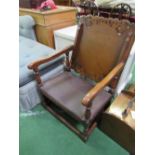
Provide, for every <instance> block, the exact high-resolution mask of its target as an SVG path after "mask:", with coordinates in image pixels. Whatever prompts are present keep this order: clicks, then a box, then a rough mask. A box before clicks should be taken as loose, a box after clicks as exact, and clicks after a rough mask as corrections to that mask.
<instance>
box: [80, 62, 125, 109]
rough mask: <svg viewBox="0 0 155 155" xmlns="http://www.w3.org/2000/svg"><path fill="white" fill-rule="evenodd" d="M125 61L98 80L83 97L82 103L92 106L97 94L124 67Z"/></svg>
mask: <svg viewBox="0 0 155 155" xmlns="http://www.w3.org/2000/svg"><path fill="white" fill-rule="evenodd" d="M123 67H124V63H123V62H121V63H119V64H118V65H117V66H116V67H114V68H113V69H112V71H111V72H110V73H109V74H108V75H107V76H106V77H105V78H104V79H103V80H101V81H100V82H98V83H97V84H96V85H95V86H94V87H93V88H92V89H91V90H90V91H89V92H88V93H87V94H86V95H85V97H84V98H83V100H82V104H83V105H84V106H86V107H90V106H91V102H92V100H93V99H94V98H95V97H96V96H97V94H98V93H99V92H100V91H101V90H102V89H103V88H104V87H105V86H107V85H108V84H109V83H110V82H111V81H112V80H113V78H114V77H115V76H116V75H117V74H118V73H119V72H120V71H121V70H122V69H123Z"/></svg>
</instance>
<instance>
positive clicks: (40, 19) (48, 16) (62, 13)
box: [19, 6, 76, 48]
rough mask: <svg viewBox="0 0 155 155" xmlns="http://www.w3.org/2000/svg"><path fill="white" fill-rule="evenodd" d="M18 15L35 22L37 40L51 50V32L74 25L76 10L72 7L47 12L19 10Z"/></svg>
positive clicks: (52, 36)
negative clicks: (27, 16) (29, 17)
mask: <svg viewBox="0 0 155 155" xmlns="http://www.w3.org/2000/svg"><path fill="white" fill-rule="evenodd" d="M19 15H30V16H32V17H33V18H34V20H35V22H36V26H35V31H36V36H37V40H38V41H39V42H41V43H42V44H45V45H47V46H50V47H52V48H53V47H54V35H53V31H54V30H57V29H60V28H63V27H67V26H71V25H75V24H76V9H75V8H73V7H64V6H58V9H55V10H49V11H39V10H34V9H25V8H20V9H19Z"/></svg>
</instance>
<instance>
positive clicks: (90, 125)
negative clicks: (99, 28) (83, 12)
mask: <svg viewBox="0 0 155 155" xmlns="http://www.w3.org/2000/svg"><path fill="white" fill-rule="evenodd" d="M82 30H83V25H82V24H81V25H80V26H79V28H78V31H77V36H76V40H75V43H74V45H71V46H69V47H67V48H65V49H63V50H62V51H60V52H59V53H56V54H55V55H52V56H50V57H47V58H43V59H40V60H37V61H35V62H33V63H31V64H30V65H28V68H29V69H32V70H33V71H34V73H35V79H36V81H37V83H38V86H39V87H41V86H42V85H43V82H42V80H41V77H40V74H39V69H38V67H39V66H40V65H42V64H44V63H47V62H49V61H52V60H54V59H55V58H57V57H59V56H61V55H63V54H65V55H66V61H65V66H66V67H65V70H66V71H70V70H71V62H70V60H69V53H70V52H71V51H73V52H74V51H76V50H77V48H78V44H79V40H80V39H81V36H82ZM130 39H131V40H132V41H131V42H133V41H134V37H132V38H130ZM131 46H132V44H131V43H130V44H129V45H128V46H126V52H125V53H124V54H123V57H122V59H121V60H120V62H119V63H118V64H117V65H116V66H115V67H114V68H113V69H112V70H111V71H110V72H109V73H108V74H107V75H106V77H104V78H103V79H102V80H101V81H100V82H97V84H96V85H95V86H94V87H93V88H92V89H91V90H90V91H89V92H88V93H87V94H86V95H85V96H84V98H83V99H82V102H81V103H82V104H83V106H85V107H86V110H85V118H86V120H87V121H86V124H84V131H83V132H81V131H80V130H79V129H77V128H76V127H74V126H73V125H72V124H70V122H68V121H67V120H66V119H64V118H63V117H62V116H61V115H60V114H58V113H57V112H55V111H54V110H52V108H51V107H50V106H49V105H48V104H47V103H48V100H47V99H46V98H44V99H45V102H44V103H43V106H44V107H45V108H46V109H47V110H48V111H49V112H50V113H52V114H53V115H54V116H55V117H56V118H58V119H59V120H60V121H61V122H63V123H64V124H65V125H66V126H67V127H68V128H69V129H71V130H72V131H73V132H75V133H76V134H77V135H78V136H79V137H80V138H81V139H82V140H83V141H87V139H88V137H89V135H90V134H91V132H92V131H93V129H94V128H95V127H96V126H97V122H96V120H93V121H90V116H91V107H92V100H93V99H94V98H95V97H96V96H97V94H98V93H99V92H100V91H101V90H103V88H105V87H106V86H107V85H109V84H111V85H112V86H113V87H114V88H115V87H116V83H117V82H118V80H119V78H118V77H119V76H120V74H121V72H122V70H123V68H124V65H125V62H126V60H127V57H128V55H129V51H130V49H131Z"/></svg>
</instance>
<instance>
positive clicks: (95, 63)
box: [72, 16, 134, 81]
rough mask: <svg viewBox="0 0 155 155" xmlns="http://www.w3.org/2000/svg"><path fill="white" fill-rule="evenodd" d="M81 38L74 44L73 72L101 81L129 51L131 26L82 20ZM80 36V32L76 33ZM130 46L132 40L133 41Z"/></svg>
mask: <svg viewBox="0 0 155 155" xmlns="http://www.w3.org/2000/svg"><path fill="white" fill-rule="evenodd" d="M80 24H81V25H82V26H81V27H80V28H81V29H83V30H81V32H82V35H81V34H80V35H79V36H80V39H78V41H77V42H75V44H78V45H75V47H76V48H75V50H74V51H73V55H72V68H73V69H74V70H75V71H76V72H79V73H80V74H82V75H84V76H86V77H88V78H90V79H92V80H95V81H100V80H101V79H102V78H103V77H104V76H105V75H106V74H107V73H109V72H110V71H111V70H112V68H113V67H114V66H115V65H116V64H117V63H118V62H119V61H120V60H121V58H122V56H123V55H124V53H125V52H126V53H127V54H128V53H129V51H130V49H131V48H127V46H131V45H132V44H131V43H130V42H131V38H133V36H134V25H133V24H131V23H129V22H128V21H119V20H118V19H112V18H103V17H97V16H96V17H95V16H83V17H82V18H81V19H80ZM79 33H80V32H79ZM132 42H133V39H132Z"/></svg>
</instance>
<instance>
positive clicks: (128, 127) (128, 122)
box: [99, 85, 135, 154]
mask: <svg viewBox="0 0 155 155" xmlns="http://www.w3.org/2000/svg"><path fill="white" fill-rule="evenodd" d="M128 91H129V92H132V93H134V91H135V87H134V86H133V85H132V86H131V87H129V89H128ZM132 99H133V97H132V96H131V95H129V94H127V93H125V92H124V93H123V92H122V93H121V94H120V95H119V96H117V97H116V99H115V100H114V101H113V103H112V104H111V105H110V107H109V108H108V109H107V110H106V112H104V113H103V115H102V120H101V123H100V124H99V127H100V129H101V130H102V131H103V132H104V133H106V134H107V135H108V136H109V137H111V138H112V139H113V140H114V141H116V142H117V143H118V144H120V145H121V146H122V147H124V148H125V149H126V150H127V151H129V153H130V154H134V153H135V118H134V115H133V113H134V112H135V109H134V108H135V104H134V102H133V105H132V107H130V111H129V112H128V114H127V115H126V116H125V117H123V112H124V110H125V109H126V108H127V107H128V104H129V102H130V101H131V100H132Z"/></svg>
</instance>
